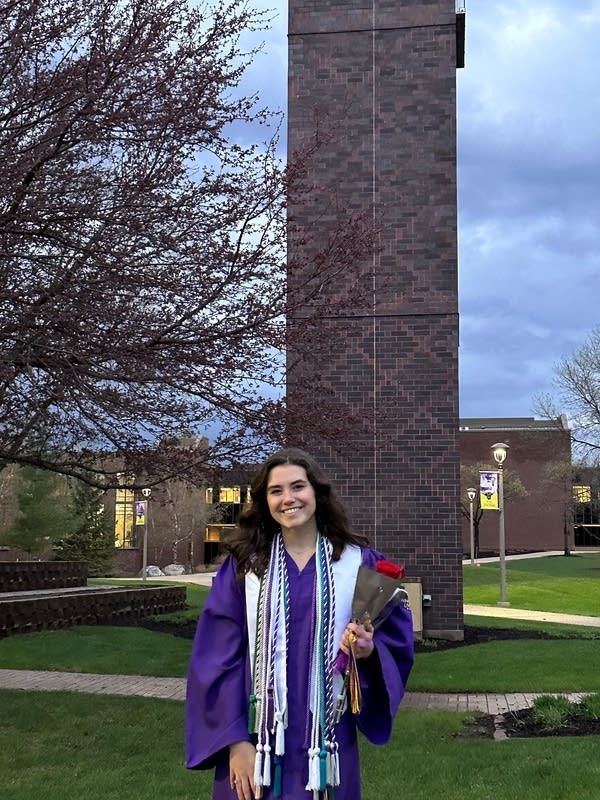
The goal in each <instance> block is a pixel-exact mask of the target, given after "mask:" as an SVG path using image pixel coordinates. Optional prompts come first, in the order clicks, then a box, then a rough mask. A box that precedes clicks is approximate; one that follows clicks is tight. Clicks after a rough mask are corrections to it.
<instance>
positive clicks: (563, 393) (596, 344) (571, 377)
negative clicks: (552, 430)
mask: <svg viewBox="0 0 600 800" xmlns="http://www.w3.org/2000/svg"><path fill="white" fill-rule="evenodd" d="M554 384H555V386H556V389H557V397H553V396H552V395H549V394H545V395H538V396H537V397H536V398H535V400H534V403H535V411H536V412H537V413H539V414H540V415H541V416H544V417H547V418H551V417H557V416H559V412H558V411H557V406H560V408H561V409H562V410H563V411H564V412H565V413H566V414H567V416H568V419H569V425H570V429H571V438H572V441H573V444H574V445H575V450H576V454H577V457H578V459H581V460H585V459H588V460H589V459H591V461H594V460H596V459H597V458H598V454H599V453H600V327H597V328H595V329H594V330H593V331H592V333H591V334H590V336H589V337H588V339H587V340H586V341H585V342H584V344H583V345H582V346H581V347H580V348H579V350H576V351H575V352H574V353H573V354H572V355H571V356H570V357H565V358H561V359H560V361H559V362H558V363H557V364H556V366H555V369H554Z"/></svg>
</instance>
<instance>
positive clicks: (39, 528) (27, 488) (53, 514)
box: [2, 467, 75, 555]
mask: <svg viewBox="0 0 600 800" xmlns="http://www.w3.org/2000/svg"><path fill="white" fill-rule="evenodd" d="M15 492H16V498H17V508H18V512H17V516H16V518H15V520H14V522H13V524H12V526H11V527H10V528H9V530H8V531H7V532H5V533H4V534H3V537H2V538H3V542H4V544H8V545H13V546H15V547H20V548H21V549H22V550H26V551H27V552H29V553H33V554H35V555H44V554H48V553H50V552H51V550H52V546H53V544H54V543H55V541H57V540H58V539H59V538H60V537H62V536H65V534H67V533H69V532H70V531H72V530H73V528H74V525H75V520H74V515H73V512H72V509H71V507H70V489H69V483H68V481H67V480H66V479H65V478H63V477H62V476H60V475H55V474H53V473H51V472H47V471H45V470H41V469H35V468H34V467H23V468H22V469H20V470H19V472H18V475H17V480H16V485H15Z"/></svg>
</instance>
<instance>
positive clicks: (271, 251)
mask: <svg viewBox="0 0 600 800" xmlns="http://www.w3.org/2000/svg"><path fill="white" fill-rule="evenodd" d="M265 21H266V20H265V17H264V15H263V14H262V13H260V12H258V11H256V10H253V9H252V4H251V3H247V2H246V0H214V2H213V3H212V4H211V3H208V2H200V3H198V2H193V0H189V1H188V0H102V2H97V3H96V2H89V0H44V2H41V0H19V2H11V1H9V2H4V3H2V4H1V7H0V57H1V58H0V60H1V63H2V69H1V71H0V108H2V113H1V114H0V162H1V164H2V169H1V170H0V247H1V249H2V261H1V265H0V273H1V276H2V279H1V280H0V464H2V463H11V462H12V463H18V464H23V465H32V466H39V467H44V468H46V469H49V470H54V471H57V472H60V473H63V474H66V475H71V476H76V477H78V478H80V479H81V480H83V481H85V482H88V483H90V484H93V485H97V486H99V487H104V486H107V485H115V484H116V483H118V478H117V474H116V473H117V472H122V469H123V468H122V466H120V467H119V468H118V469H117V468H115V469H112V468H111V466H110V464H114V463H116V462H117V461H119V459H120V460H121V463H122V461H123V460H125V461H126V462H127V468H128V470H129V471H130V472H131V473H132V474H133V475H134V476H135V475H142V474H144V475H145V476H146V478H145V480H146V481H147V476H154V478H153V479H154V480H156V481H159V480H161V479H163V478H166V477H170V476H173V475H182V476H185V477H189V478H191V479H193V480H197V479H198V475H199V474H200V475H201V474H202V468H203V465H204V464H207V463H209V464H214V463H224V462H227V461H228V460H231V459H233V458H237V459H239V460H241V461H247V460H248V459H249V455H250V454H251V453H253V454H254V456H255V457H256V451H257V450H258V451H260V449H261V448H264V447H270V446H272V443H273V442H274V441H280V440H282V438H283V437H284V435H285V404H284V403H283V401H282V400H281V399H280V390H281V386H282V383H283V381H284V379H285V368H284V359H283V357H282V352H283V350H284V349H285V347H286V345H287V344H289V343H290V342H289V341H288V337H289V336H291V335H292V333H291V332H289V331H287V330H286V324H285V312H286V311H287V312H289V313H298V314H302V315H303V319H304V323H305V324H304V325H303V326H295V332H294V335H296V334H297V333H298V331H299V330H301V331H302V332H303V335H306V336H308V337H309V339H308V342H309V344H308V345H306V346H310V341H311V340H310V332H311V330H312V332H313V338H312V341H313V342H314V341H316V337H315V336H314V332H315V330H316V323H317V321H318V317H319V314H320V313H322V311H323V308H322V307H319V305H318V303H317V304H316V305H315V304H314V303H313V302H312V301H313V300H314V299H315V297H319V296H320V293H321V290H322V288H323V286H324V285H326V284H327V283H329V282H331V281H334V280H336V278H337V277H338V276H340V275H347V273H348V270H347V265H348V263H352V262H353V261H355V260H357V259H359V258H362V257H363V256H364V254H365V252H367V251H368V250H369V249H370V248H371V246H372V241H373V232H372V228H371V226H370V224H369V223H368V222H364V223H363V220H362V219H361V218H353V217H352V216H350V215H349V213H347V212H346V210H345V209H339V208H338V209H336V208H335V205H334V203H332V208H331V216H332V217H334V218H335V219H336V220H337V221H338V224H337V226H336V225H334V226H333V227H332V233H331V236H330V238H329V240H328V241H327V242H326V243H325V245H324V246H322V247H321V248H320V249H318V250H316V249H315V247H314V246H312V247H311V242H310V231H303V232H301V231H297V230H295V224H296V223H295V221H294V220H293V219H290V218H288V217H287V216H286V198H287V197H289V196H290V195H291V196H293V197H295V198H301V197H302V196H303V193H304V192H306V191H307V188H308V187H307V186H306V181H307V178H306V175H307V172H306V164H307V163H308V162H309V159H310V155H311V151H312V148H314V147H318V145H319V141H318V138H315V141H314V142H311V143H307V145H306V149H305V151H304V152H303V153H302V154H297V155H296V156H294V158H293V159H292V160H291V163H290V164H289V165H288V167H287V168H286V169H283V168H282V166H281V164H280V162H279V160H278V158H277V154H276V146H277V142H276V138H274V137H273V136H272V134H271V133H269V132H267V135H266V138H267V139H269V141H268V142H267V143H265V144H264V146H263V145H260V146H257V145H253V144H244V143H243V142H242V139H245V140H246V141H248V137H249V136H250V137H252V136H253V134H254V131H255V130H256V129H257V126H259V125H260V124H262V123H265V122H268V121H269V120H271V121H273V120H272V118H270V117H269V115H268V114H267V113H266V112H265V111H264V110H262V109H260V108H258V107H257V104H256V98H255V97H253V96H243V94H242V93H241V90H240V89H239V83H240V79H241V77H242V75H243V73H244V70H245V68H246V66H247V65H248V63H249V61H250V60H251V58H252V57H253V55H254V51H252V50H250V51H244V49H243V48H242V46H241V44H240V37H241V36H242V35H244V34H246V33H247V32H248V31H253V30H256V29H257V28H260V27H261V26H264V25H265ZM263 130H267V128H264V129H263ZM236 136H237V139H236ZM323 196H327V195H326V194H325V193H323ZM297 202H301V199H298V200H297ZM288 234H289V235H295V236H296V239H295V241H298V240H299V239H301V238H302V237H303V238H302V241H305V244H306V248H305V249H304V250H303V249H302V248H295V252H296V253H297V254H298V255H297V256H295V258H297V259H299V260H300V261H306V263H307V264H310V267H307V266H306V264H304V263H300V261H299V262H297V263H289V264H287V265H286V263H285V242H286V236H287V235H288ZM361 263H362V261H361ZM286 267H287V268H288V269H290V270H293V269H302V270H303V273H302V274H306V275H307V280H306V282H305V285H304V287H303V289H302V291H300V292H299V293H298V295H297V296H294V297H293V298H291V297H288V296H287V293H286ZM360 285H361V276H359V277H358V278H357V279H356V285H355V286H354V287H347V288H348V291H353V290H355V289H357V287H360ZM339 302H340V306H341V307H343V304H344V297H343V296H342V297H340V300H339ZM327 310H328V312H331V310H332V309H330V308H328V309H327ZM293 345H294V347H295V348H296V349H298V348H299V349H300V350H301V346H302V343H301V342H298V341H297V340H295V341H294V342H293ZM312 388H313V392H312V403H311V404H309V405H307V408H306V409H304V413H305V415H306V417H307V419H308V423H309V424H310V422H311V421H312V424H314V425H315V426H316V427H317V426H320V429H322V432H323V435H328V425H327V421H328V420H327V419H326V418H324V417H323V415H321V414H319V413H318V412H317V411H316V410H315V409H316V408H317V404H316V403H315V396H316V394H315V391H314V386H313V387H312ZM313 410H314V411H313ZM311 413H312V416H311ZM333 416H334V415H333V414H332V415H330V417H331V418H333ZM341 418H343V414H340V413H339V409H338V413H337V419H338V420H339V419H341ZM188 434H189V435H196V436H197V435H198V434H210V435H211V445H210V447H209V448H208V449H206V448H201V449H198V448H194V447H187V448H186V447H181V446H179V447H174V446H173V445H174V444H176V442H177V441H178V440H180V439H181V436H182V435H188ZM115 454H116V456H117V458H116V459H115V458H111V456H112V455H115Z"/></svg>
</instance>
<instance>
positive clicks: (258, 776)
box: [254, 744, 263, 786]
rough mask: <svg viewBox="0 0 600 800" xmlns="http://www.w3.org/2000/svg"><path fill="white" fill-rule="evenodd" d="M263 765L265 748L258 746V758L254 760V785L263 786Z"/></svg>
mask: <svg viewBox="0 0 600 800" xmlns="http://www.w3.org/2000/svg"><path fill="white" fill-rule="evenodd" d="M262 765H263V746H262V744H257V745H256V758H255V759H254V785H255V786H262V784H263V777H262V772H263V770H262Z"/></svg>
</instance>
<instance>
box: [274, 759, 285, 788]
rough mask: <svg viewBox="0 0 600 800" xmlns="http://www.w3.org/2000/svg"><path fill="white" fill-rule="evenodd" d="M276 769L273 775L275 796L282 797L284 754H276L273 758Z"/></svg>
mask: <svg viewBox="0 0 600 800" xmlns="http://www.w3.org/2000/svg"><path fill="white" fill-rule="evenodd" d="M273 760H274V762H275V770H274V775H273V797H281V795H282V792H283V789H282V783H283V756H280V755H276V756H275V758H274V759H273Z"/></svg>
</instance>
